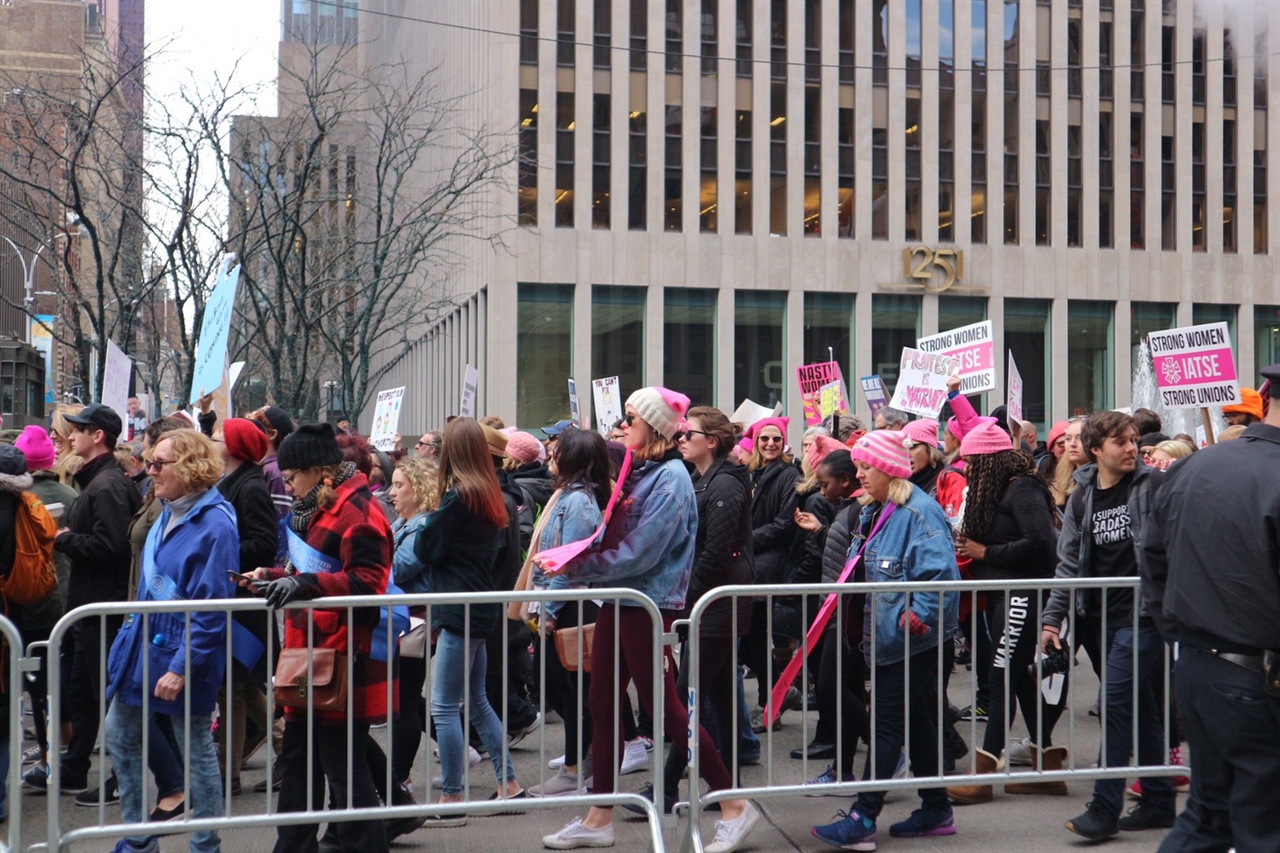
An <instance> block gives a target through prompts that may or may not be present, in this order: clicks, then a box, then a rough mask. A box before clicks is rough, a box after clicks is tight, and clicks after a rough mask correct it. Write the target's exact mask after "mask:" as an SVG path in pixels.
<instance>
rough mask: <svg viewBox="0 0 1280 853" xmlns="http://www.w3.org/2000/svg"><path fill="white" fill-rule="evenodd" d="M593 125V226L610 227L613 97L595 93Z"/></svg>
mask: <svg viewBox="0 0 1280 853" xmlns="http://www.w3.org/2000/svg"><path fill="white" fill-rule="evenodd" d="M594 101H595V103H594V106H593V110H592V112H593V113H594V115H593V116H592V125H591V227H592V228H608V227H609V221H610V216H609V207H610V205H609V146H610V139H611V138H612V134H611V133H610V132H609V130H610V124H611V123H610V120H609V110H610V105H611V98H610V97H609V96H608V95H599V94H597V95H595V96H594Z"/></svg>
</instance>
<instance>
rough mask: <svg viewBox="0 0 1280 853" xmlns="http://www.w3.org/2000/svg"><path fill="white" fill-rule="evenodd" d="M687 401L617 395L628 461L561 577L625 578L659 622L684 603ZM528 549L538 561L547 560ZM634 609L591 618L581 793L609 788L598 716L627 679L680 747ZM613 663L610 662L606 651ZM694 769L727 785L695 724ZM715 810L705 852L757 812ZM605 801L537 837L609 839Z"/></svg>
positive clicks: (672, 710)
mask: <svg viewBox="0 0 1280 853" xmlns="http://www.w3.org/2000/svg"><path fill="white" fill-rule="evenodd" d="M688 410H689V398H688V397H686V396H684V395H683V394H680V393H678V392H675V391H670V390H668V389H666V388H641V389H640V390H639V391H636V392H635V393H634V394H632V395H631V397H630V398H628V399H627V404H626V415H625V417H624V419H623V420H624V421H625V422H626V426H625V427H624V429H625V431H626V445H627V449H628V450H629V451H630V452H631V454H632V465H633V468H632V470H631V472H630V473H629V475H628V476H626V477H625V478H624V479H623V480H622V482H620V483H619V484H618V490H619V491H618V494H619V500H618V502H617V504H616V507H615V511H614V512H613V513H612V515H610V516H609V520H608V521H607V522H606V526H605V529H604V540H603V543H602V544H601V545H600V546H599V547H598V548H594V549H592V550H590V551H587V552H586V553H584V554H583V555H582V556H581V557H578V558H576V559H574V560H572V561H571V562H570V563H569V565H568V566H567V568H566V569H565V570H566V571H567V572H568V574H569V576H570V578H572V579H573V580H575V581H582V582H586V583H587V584H589V585H591V586H601V587H619V586H621V587H628V588H630V589H635V590H637V591H639V592H642V593H644V594H645V595H648V596H649V597H650V598H652V599H653V600H654V601H655V602H656V603H657V605H658V608H659V609H660V610H661V611H662V612H663V625H662V626H661V627H662V630H663V631H668V630H670V628H671V623H672V622H673V621H674V620H675V619H676V618H677V617H678V616H679V615H680V613H681V611H682V610H683V608H684V606H685V603H686V593H687V591H688V588H689V578H690V574H691V572H692V569H693V562H694V552H695V547H696V537H697V529H698V507H697V500H696V498H695V496H694V491H693V484H692V482H691V481H690V479H689V473H688V470H687V469H686V468H685V465H684V461H683V460H682V459H681V456H680V451H679V450H678V449H677V446H676V433H677V432H678V431H679V429H680V426H681V421H682V420H683V418H684V416H685V413H686V412H687V411H688ZM542 556H543V555H541V554H538V555H535V556H534V559H535V561H538V562H539V563H540V564H541V565H542V566H543V568H544V569H547V568H548V563H547V562H546V560H545V558H544V559H539V558H541V557H542ZM655 627H656V626H654V625H653V624H652V620H651V619H650V618H649V615H648V613H646V612H645V610H644V609H642V608H640V607H639V606H637V605H634V604H632V603H631V602H628V601H605V602H604V604H603V606H601V608H600V613H599V616H598V617H597V619H596V630H595V640H594V643H593V645H592V648H591V660H592V673H591V716H592V718H593V720H594V721H595V731H594V743H593V746H592V752H593V753H594V756H595V775H594V781H593V783H592V788H591V793H592V794H596V795H605V794H612V793H614V773H615V771H616V769H617V764H616V762H617V761H618V759H619V758H620V757H621V750H619V749H618V748H617V745H616V743H617V734H618V733H617V731H615V730H614V728H613V727H612V726H611V725H609V724H608V721H609V720H611V719H613V715H614V709H615V708H617V707H620V706H621V704H622V696H623V695H625V692H626V689H627V685H628V683H634V684H635V687H636V694H637V695H638V696H639V697H640V703H641V705H642V706H643V707H644V709H645V711H647V712H648V713H649V714H650V715H651V716H652V715H653V714H656V713H661V714H663V725H664V728H665V730H666V733H667V734H668V735H669V736H670V738H671V749H672V750H674V751H678V752H681V753H683V752H684V751H685V750H686V749H687V748H688V737H687V734H686V733H687V731H688V725H687V723H688V717H687V714H686V712H685V709H684V707H683V706H682V705H681V704H680V699H679V697H678V696H677V695H676V685H675V676H674V673H673V672H672V670H671V668H669V667H664V672H663V679H664V681H665V687H664V689H663V691H662V698H663V702H664V705H663V707H662V708H661V709H658V708H655V707H654V700H655V697H654V696H653V675H654V673H653V665H654V661H653V659H652V649H653V632H654V629H655ZM615 644H616V646H617V649H616V655H617V659H618V669H617V671H616V672H615V671H614V656H615V648H614V646H615ZM698 738H699V741H698V742H699V749H700V758H701V771H702V777H703V779H705V780H706V781H707V784H708V785H709V786H710V788H711V790H712V791H718V790H722V789H724V788H731V787H733V778H732V777H731V776H730V775H729V771H728V769H726V768H725V765H724V762H723V761H722V760H721V759H720V754H719V753H718V752H717V751H716V746H715V742H714V741H713V740H712V739H711V736H710V735H709V734H708V733H707V730H706V729H705V728H699V731H698ZM721 808H722V816H723V819H722V820H719V821H717V822H716V837H715V841H714V842H712V843H711V844H709V845H707V847H706V851H707V853H729V851H732V850H736V849H737V848H738V846H739V845H740V844H741V843H742V841H743V839H745V838H746V836H747V833H749V832H750V831H751V830H752V828H753V827H754V826H755V824H756V822H757V821H758V820H759V819H760V813H759V812H758V811H756V809H755V807H754V806H752V805H751V803H749V802H748V801H746V800H724V801H722V802H721ZM613 842H614V834H613V809H612V808H610V807H599V806H593V807H592V808H591V809H590V810H589V811H588V812H587V816H586V818H574V819H573V821H571V822H570V823H569V824H568V825H566V826H565V827H564V828H563V829H561V830H560V831H559V832H556V833H553V834H551V835H547V836H544V837H543V839H542V843H543V845H544V846H546V847H550V848H552V849H554V850H572V849H575V848H578V847H612V846H613Z"/></svg>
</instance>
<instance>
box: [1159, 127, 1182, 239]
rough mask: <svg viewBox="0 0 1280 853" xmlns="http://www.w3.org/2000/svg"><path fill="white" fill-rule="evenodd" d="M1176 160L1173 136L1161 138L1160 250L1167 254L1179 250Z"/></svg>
mask: <svg viewBox="0 0 1280 853" xmlns="http://www.w3.org/2000/svg"><path fill="white" fill-rule="evenodd" d="M1176 167H1177V164H1176V162H1175V160H1174V147H1173V137H1172V136H1161V137H1160V185H1161V193H1160V248H1161V249H1163V250H1164V251H1166V252H1172V251H1175V250H1176V249H1177V248H1178V234H1177V230H1176V229H1177V220H1178V216H1177V213H1178V183H1177V181H1178V176H1177V175H1176V174H1175V169H1176Z"/></svg>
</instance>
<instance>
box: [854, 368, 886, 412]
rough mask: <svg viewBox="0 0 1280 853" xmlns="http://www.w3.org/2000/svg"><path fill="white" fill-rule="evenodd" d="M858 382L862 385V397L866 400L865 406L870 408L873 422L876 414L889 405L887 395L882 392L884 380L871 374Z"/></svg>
mask: <svg viewBox="0 0 1280 853" xmlns="http://www.w3.org/2000/svg"><path fill="white" fill-rule="evenodd" d="M858 381H859V382H861V383H862V396H864V397H866V398H867V405H868V406H870V407H871V419H872V420H875V419H876V413H878V412H879V411H880V410H881V409H883V408H884V407H885V406H887V405H889V395H888V394H886V393H885V392H884V380H883V379H881V378H880V376H879V375H877V374H872V375H871V376H864V377H862V378H861V379H859V380H858Z"/></svg>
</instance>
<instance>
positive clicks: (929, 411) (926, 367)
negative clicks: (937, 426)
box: [889, 347, 959, 418]
mask: <svg viewBox="0 0 1280 853" xmlns="http://www.w3.org/2000/svg"><path fill="white" fill-rule="evenodd" d="M958 368H959V360H958V359H956V358H954V357H952V356H949V355H942V354H940V353H929V352H921V351H920V350H918V349H912V348H911V347H903V348H902V360H901V362H899V365H898V385H897V387H895V388H894V389H893V400H892V401H891V402H890V403H889V405H890V406H893V408H895V409H898V410H899V411H903V412H911V413H912V414H916V415H920V416H922V417H926V418H936V417H937V416H938V413H939V412H940V411H942V404H943V403H945V402H947V380H948V379H950V378H951V376H952V375H953V374H954V373H955V372H956V370H957V369H958Z"/></svg>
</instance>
